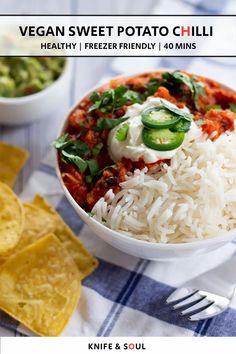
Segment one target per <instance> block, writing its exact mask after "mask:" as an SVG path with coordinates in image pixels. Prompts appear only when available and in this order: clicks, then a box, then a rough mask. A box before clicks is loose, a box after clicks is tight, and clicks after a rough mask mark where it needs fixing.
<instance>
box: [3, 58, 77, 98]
mask: <svg viewBox="0 0 236 354" xmlns="http://www.w3.org/2000/svg"><path fill="white" fill-rule="evenodd" d="M64 59H65V65H64V68H63V71H62V73H61V75H60V76H59V77H58V78H57V79H56V80H55V81H54V82H53V83H52V84H50V85H49V86H48V87H46V88H45V89H43V90H42V91H39V92H36V93H32V94H31V95H27V96H21V97H0V104H1V103H3V104H4V105H8V104H9V105H12V104H14V103H16V104H20V103H22V104H23V103H26V102H29V101H32V100H34V99H37V98H40V97H42V96H44V95H47V93H48V92H49V91H50V90H53V89H54V87H55V86H56V85H58V83H59V82H61V81H63V79H64V77H65V76H66V75H67V73H68V71H69V70H70V60H69V59H70V58H68V57H64Z"/></svg>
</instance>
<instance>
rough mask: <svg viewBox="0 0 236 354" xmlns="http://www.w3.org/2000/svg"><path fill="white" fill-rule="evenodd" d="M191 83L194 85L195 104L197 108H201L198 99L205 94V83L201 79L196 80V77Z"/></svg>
mask: <svg viewBox="0 0 236 354" xmlns="http://www.w3.org/2000/svg"><path fill="white" fill-rule="evenodd" d="M191 83H192V87H193V93H192V96H193V101H194V105H195V107H196V108H197V109H199V106H198V99H199V97H200V96H205V89H204V87H205V85H204V83H203V82H200V81H194V78H192V79H191Z"/></svg>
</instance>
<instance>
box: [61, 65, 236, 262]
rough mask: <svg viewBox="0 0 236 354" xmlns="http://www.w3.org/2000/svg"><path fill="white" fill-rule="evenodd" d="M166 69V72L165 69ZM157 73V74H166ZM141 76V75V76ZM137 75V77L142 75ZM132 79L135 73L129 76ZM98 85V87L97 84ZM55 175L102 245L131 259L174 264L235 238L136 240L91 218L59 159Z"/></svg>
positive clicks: (226, 235)
mask: <svg viewBox="0 0 236 354" xmlns="http://www.w3.org/2000/svg"><path fill="white" fill-rule="evenodd" d="M166 70H167V69H166ZM166 70H158V71H166ZM141 74H142V73H141ZM141 74H140V75H141ZM132 76H135V75H134V74H133V75H131V77H132ZM100 86H101V85H100ZM97 88H98V87H95V88H92V89H91V90H89V92H87V93H86V94H85V95H83V97H81V99H79V100H78V101H77V103H76V104H75V105H74V106H73V107H72V108H71V109H70V111H69V114H68V115H67V118H66V120H65V122H64V124H63V127H62V129H61V130H60V133H59V136H60V135H61V134H62V133H63V132H64V129H65V127H66V123H67V120H68V117H69V116H70V114H71V113H72V112H73V110H74V109H75V108H76V107H77V106H78V104H79V102H80V101H81V100H82V99H83V98H84V97H85V96H87V95H89V94H91V93H92V92H93V91H94V90H96V89H97ZM57 176H58V178H59V181H60V183H61V185H62V188H63V190H64V193H65V195H66V197H67V199H68V201H69V202H70V204H71V205H72V206H73V208H74V209H75V211H76V212H77V214H78V215H79V216H80V217H81V219H82V220H83V221H84V222H85V223H86V224H87V225H88V226H89V227H90V228H91V230H93V231H94V233H95V234H96V235H97V236H99V237H100V238H101V239H103V240H104V241H105V242H107V243H109V244H110V245H112V246H114V247H115V248H117V249H119V250H121V251H123V252H125V253H128V254H130V255H132V256H136V257H140V258H145V259H149V260H154V261H175V260H182V259H183V258H189V257H195V256H199V255H204V254H208V253H209V252H212V251H215V250H216V249H218V248H220V247H223V246H225V245H226V244H227V243H229V242H232V241H233V240H234V238H235V237H236V229H233V230H231V231H229V232H225V233H222V234H221V235H219V236H216V237H213V238H210V239H207V240H201V241H195V242H189V243H179V244H160V243H151V242H147V241H142V240H137V239H135V238H132V237H130V236H127V235H125V234H122V233H120V232H117V231H114V230H111V229H109V228H108V227H106V226H104V225H103V224H101V223H99V222H98V221H96V220H95V219H93V218H92V217H90V216H89V215H88V214H87V213H86V212H85V211H84V210H83V209H82V208H81V207H80V206H79V205H78V204H77V203H76V201H75V200H74V198H73V197H72V196H71V194H70V192H69V191H68V189H67V188H66V186H65V184H64V182H63V179H62V177H61V173H60V169H59V164H58V159H57Z"/></svg>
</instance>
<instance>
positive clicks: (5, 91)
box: [0, 57, 65, 97]
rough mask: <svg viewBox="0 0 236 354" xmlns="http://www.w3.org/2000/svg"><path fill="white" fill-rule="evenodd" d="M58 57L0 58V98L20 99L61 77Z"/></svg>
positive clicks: (60, 63)
mask: <svg viewBox="0 0 236 354" xmlns="http://www.w3.org/2000/svg"><path fill="white" fill-rule="evenodd" d="M64 66H65V59H64V58H60V57H57V58H56V57H54V58H52V57H36V58H31V57H21V58H18V57H9V58H7V57H2V58H0V97H21V96H27V95H32V94H33V93H36V92H39V91H42V90H44V89H45V88H46V87H48V86H49V85H51V84H52V83H53V82H54V81H55V80H57V78H58V77H59V76H60V75H61V73H62V71H63V69H64Z"/></svg>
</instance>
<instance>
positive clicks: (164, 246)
mask: <svg viewBox="0 0 236 354" xmlns="http://www.w3.org/2000/svg"><path fill="white" fill-rule="evenodd" d="M175 70H176V69H168V68H165V69H158V70H156V72H165V71H175ZM152 72H155V71H147V72H142V73H133V74H130V75H127V76H125V75H119V76H115V77H112V78H111V80H116V79H120V78H124V77H125V78H130V77H134V76H137V75H144V74H148V73H152ZM196 75H198V76H202V75H200V74H196ZM204 77H205V76H204ZM205 78H207V77H205ZM207 79H209V78H207ZM210 80H214V79H210ZM214 81H215V80H214ZM108 82H109V81H106V82H105V83H101V84H100V85H99V86H97V85H96V86H94V87H93V88H91V89H90V90H88V91H87V92H85V94H83V95H82V96H81V97H80V98H79V100H77V101H76V103H74V104H73V106H72V107H71V108H70V109H69V112H68V114H67V116H66V119H65V121H64V122H63V124H62V126H61V128H60V129H59V133H58V134H57V137H59V136H61V135H62V133H63V132H64V130H65V127H66V125H67V122H68V118H69V116H70V114H71V113H72V112H73V111H74V109H75V108H76V107H77V106H78V105H79V103H80V102H81V101H82V100H83V99H84V98H85V97H87V96H88V95H90V94H91V93H92V92H93V91H95V90H96V89H98V88H99V87H101V86H103V85H106V83H108ZM216 82H217V83H219V84H220V85H222V86H223V87H225V88H227V89H229V90H230V91H232V92H234V90H232V89H231V88H230V87H228V86H226V85H224V84H221V83H220V82H218V81H216ZM55 154H56V173H57V177H58V179H59V181H60V184H61V186H62V188H63V190H64V193H65V195H66V197H67V199H68V200H69V202H70V203H71V204H72V205H73V207H74V208H75V209H77V208H78V209H79V211H80V213H81V214H82V215H83V216H84V218H85V219H87V220H91V221H92V222H94V223H95V224H96V225H99V227H101V229H104V230H106V231H107V230H109V231H110V232H112V234H113V235H112V236H113V237H114V235H115V237H117V238H119V239H123V240H124V241H131V242H133V243H134V244H136V245H139V246H143V247H151V248H153V249H156V250H176V248H179V249H192V248H196V247H197V246H204V245H206V246H208V245H214V244H216V243H220V242H225V241H227V242H230V241H232V240H233V239H234V238H235V234H236V228H234V229H232V230H230V231H227V232H224V233H222V234H220V235H218V236H215V237H212V238H209V239H205V240H197V241H193V242H186V243H155V242H149V241H144V240H139V239H136V238H133V237H131V236H128V235H125V234H123V233H120V232H117V231H115V230H112V229H110V228H109V227H107V226H105V225H103V224H102V223H100V222H98V221H97V220H95V219H93V218H92V217H90V216H89V215H88V214H87V212H86V211H85V210H84V209H83V208H81V207H80V206H79V204H77V203H76V201H75V199H74V198H73V197H72V195H71V194H70V192H69V191H68V189H67V188H66V186H65V184H64V182H63V179H62V176H61V171H60V168H59V163H58V152H57V151H56V152H55ZM226 237H227V239H226Z"/></svg>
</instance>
